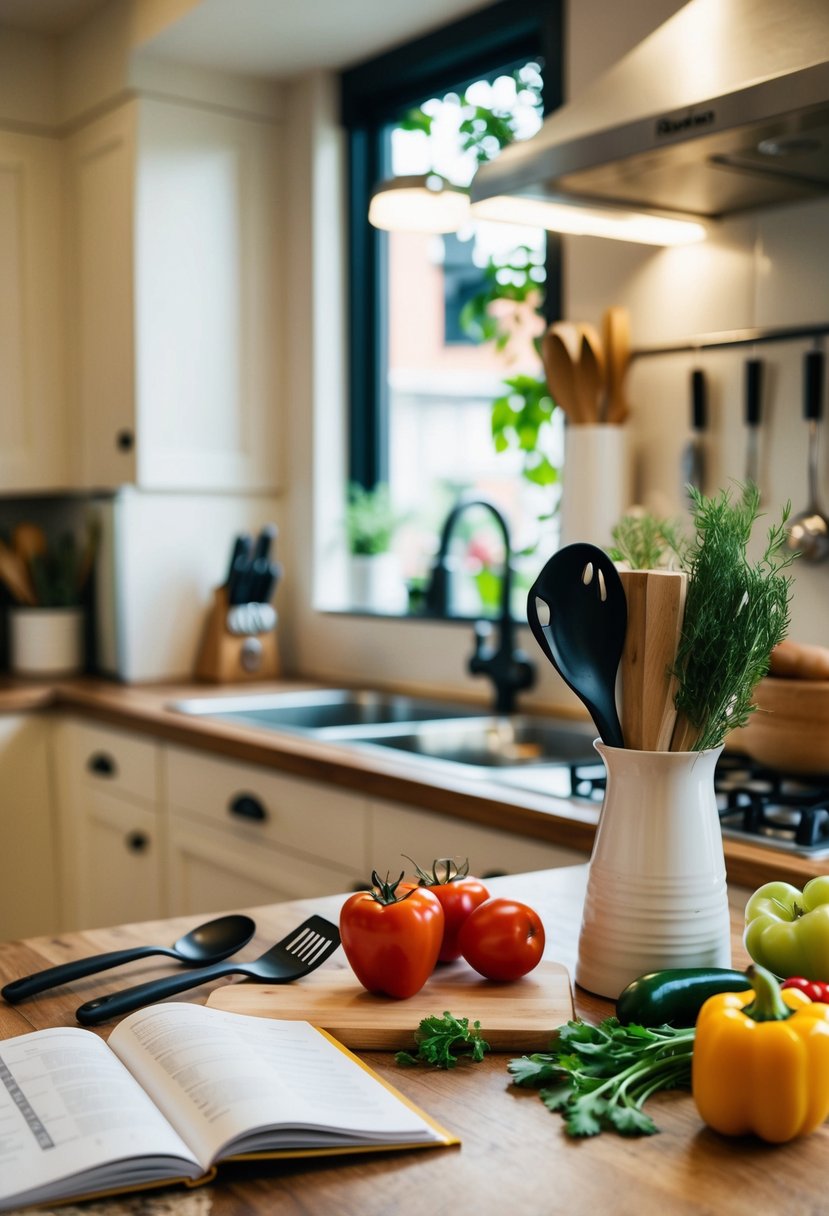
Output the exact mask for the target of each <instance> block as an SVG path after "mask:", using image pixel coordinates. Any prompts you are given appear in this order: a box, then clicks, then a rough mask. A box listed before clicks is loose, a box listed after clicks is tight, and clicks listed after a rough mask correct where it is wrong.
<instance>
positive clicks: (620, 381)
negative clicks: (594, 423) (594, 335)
mask: <svg viewBox="0 0 829 1216" xmlns="http://www.w3.org/2000/svg"><path fill="white" fill-rule="evenodd" d="M602 333H603V335H604V350H605V357H606V359H607V404H606V407H605V412H604V421H605V422H609V423H613V424H614V425H616V426H619V425H621V423H623V422H625V421H626V419H627V417H628V414H629V413H630V410H629V407H628V403H627V399H626V397H625V375H626V374H627V369H628V363H629V362H630V319H629V317H628V313H627V309H625V308H608V309H607V311H606V312H605V314H604V317H603V319H602Z"/></svg>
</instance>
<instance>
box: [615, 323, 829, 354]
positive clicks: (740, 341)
mask: <svg viewBox="0 0 829 1216" xmlns="http://www.w3.org/2000/svg"><path fill="white" fill-rule="evenodd" d="M827 335H829V322H827V323H826V324H824V325H794V326H791V327H790V328H780V329H774V328H765V329H762V328H760V329H725V330H722V331H720V332H719V333H713V334H699V335H698V336H697V337H696V338H690V339H688V340H687V341H685V342H678V343H668V344H667V345H665V346H640V347H639V348H638V349H635V350H632V351H631V352H630V358H631V359H647V358H650V357H651V356H652V355H681V354H696V353H697V352H699V351H701V350H715V349H719V348H721V347H726V346H753V345H756V344H758V343H761V342H791V341H794V340H796V339H798V338H815V339H819V338H824V337H826V336H827Z"/></svg>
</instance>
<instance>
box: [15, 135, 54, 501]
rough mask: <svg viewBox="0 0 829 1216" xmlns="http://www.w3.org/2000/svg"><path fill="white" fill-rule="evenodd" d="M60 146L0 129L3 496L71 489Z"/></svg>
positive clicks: (42, 139) (33, 136)
mask: <svg viewBox="0 0 829 1216" xmlns="http://www.w3.org/2000/svg"><path fill="white" fill-rule="evenodd" d="M60 168H61V160H60V141H59V140H57V139H50V138H47V137H45V136H36V135H24V134H20V133H16V132H11V131H3V130H0V268H2V273H0V368H2V374H0V491H3V492H7V491H28V490H50V489H60V488H63V487H65V486H66V485H67V484H69V464H68V459H67V427H66V399H65V388H64V386H65V374H64V365H63V356H64V345H63V294H62V293H63V277H62V252H63V250H62V243H61V210H60V206H61V203H60V200H61V190H60V185H61V181H60Z"/></svg>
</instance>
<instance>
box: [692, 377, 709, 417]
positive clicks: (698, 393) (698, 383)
mask: <svg viewBox="0 0 829 1216" xmlns="http://www.w3.org/2000/svg"><path fill="white" fill-rule="evenodd" d="M707 425H708V394H707V391H706V384H705V372H704V371H703V370H702V368H700V367H695V368H694V370H693V371H692V372H691V426H692V427H693V429H694V430H695V431H704V430H705V428H706V426H707Z"/></svg>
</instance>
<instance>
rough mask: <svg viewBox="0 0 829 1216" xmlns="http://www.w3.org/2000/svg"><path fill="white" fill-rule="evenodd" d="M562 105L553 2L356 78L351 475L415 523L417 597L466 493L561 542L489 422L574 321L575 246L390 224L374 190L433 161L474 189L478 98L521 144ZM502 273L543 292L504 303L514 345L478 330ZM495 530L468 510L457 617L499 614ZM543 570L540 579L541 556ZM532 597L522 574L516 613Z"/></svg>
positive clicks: (513, 6) (471, 25)
mask: <svg viewBox="0 0 829 1216" xmlns="http://www.w3.org/2000/svg"><path fill="white" fill-rule="evenodd" d="M560 100H561V11H560V7H559V6H558V5H557V4H555V3H552V4H551V3H549V0H544V2H538V0H507V2H506V3H498V4H495V5H492V6H491V7H489V8H487V9H484V10H482V11H481V12H479V13H476V14H474V15H473V16H472V17H470V18H466V19H464V20H462V21H459V22H456V23H455V24H453V25H452V26H449V27H446V28H444V29H442V30H439V31H437V32H435V33H433V34H430V35H427V36H426V37H424V38H421V39H419V40H417V41H416V42H414V43H411V44H409V45H408V46H406V47H402V48H398V49H396V50H395V51H392V52H389V53H388V54H386V55H384V56H381V57H380V58H379V59H375V60H372V61H371V62H369V63H366V64H362V65H360V66H359V67H357V68H354V69H352V70H351V71H349V72H347V73H345V74H344V76H343V78H342V106H343V120H344V124H345V126H346V128H347V131H348V147H349V188H350V198H349V244H350V299H349V305H350V334H349V337H350V351H351V358H352V363H351V369H350V461H349V469H350V479H351V480H352V481H353V482H355V483H358V484H360V485H363V486H366V487H371V486H374V485H375V484H377V483H378V482H384V483H388V485H389V488H390V492H391V500H392V505H393V509H394V510H395V511H396V512H397V513H399V515H400V516H402V519H403V523H402V525H401V527H400V528H399V530H398V532H397V533H396V539H395V545H396V548H397V551H398V556H399V557H400V560H401V563H402V567H403V573H404V576H405V578H406V580H407V583H408V584H409V587H410V589H411V590H412V592H413V597H412V599H413V601H414V593H415V592H416V588H417V586H418V584H422V582H423V580H424V578H425V575H426V573H427V571H428V568H429V564H430V561H431V559H432V557H433V555H434V551H435V549H436V546H437V539H438V535H439V531H440V527H441V524H442V521H443V519H444V518H445V516H446V514H447V513H448V511H449V509H450V507H451V506H452V504H453V503H454V501H455V499H456V498H457V497H458V496H459V494H461V493H465V492H469V491H474V492H476V493H477V494H480V495H482V496H484V497H486V498H489V499H490V500H492V501H493V502H495V503H496V504H497V505H498V506H499V507H500V508H501V510H502V511H503V513H504V514H505V516H506V517H507V519H508V521H509V524H510V531H511V534H512V539H513V542H514V548H515V549H516V550H518V551H521V550H523V549H532V548H533V547H535V546H537V545H539V544H540V545H542V546H543V548H544V549H545V550H546V551H548V552H549V551H550V549H551V548H553V547H554V536H553V539H552V540H551V539H550V538H551V530H553V531H554V529H555V522H554V521H553V520H551V519H550V518H549V517H550V515H551V511H552V509H553V507H554V506H555V495H556V489H555V487H553V486H550V485H533V484H532V483H531V482H530V481H528V480H527V479H525V478H524V477H523V476H522V465H523V456H522V454H521V452H520V451H518V450H517V449H515V448H513V449H508V450H506V451H500V452H499V451H496V447H495V444H494V442H493V437H492V417H493V404H494V402H495V401H496V400H497V399H498V398H499V397H502V396H504V395H505V394H507V391H508V390H507V389H506V388H505V385H504V379H505V378H506V377H511V376H515V375H518V374H522V373H523V374H525V375H528V376H530V377H536V378H537V377H539V376H540V375H541V367H540V362H539V360H538V356H537V352H536V350H535V348H534V347H533V344H532V338H533V337H534V336H537V334H538V333H539V332H540V331H541V330H542V329H543V326H544V323H545V319H546V320H549V319H553V318H555V317H557V316H559V315H560V308H559V303H560V286H559V282H560V274H559V256H560V249H559V242H558V238H556V237H553V236H548V234H546V233H544V232H543V231H541V230H535V229H516V228H513V227H512V226H507V225H502V224H492V223H490V224H482V223H478V224H469V225H467V226H466V227H465V228H464V229H461V230H460V231H459V232H458V233H457V234H450V235H449V236H447V237H440V236H432V235H426V234H420V233H409V232H403V233H400V232H396V233H385V232H379V231H378V230H376V229H374V228H372V227H371V226H370V225H369V223H368V219H367V214H368V204H369V199H370V196H371V192H372V190H373V188H374V187H375V186H376V185H377V183H378V182H380V181H383V180H386V179H388V178H391V177H397V176H404V175H408V174H420V173H425V172H429V171H430V170H432V169H434V170H436V171H437V172H439V173H441V174H442V176H444V177H446V178H447V179H449V180H451V181H454V182H455V183H456V184H458V185H467V184H468V182H469V181H470V180H471V177H472V175H473V173H474V170H475V167H476V148H475V147H473V148H472V149H468V150H466V151H465V152H464V151H462V139H461V138H459V128H460V124H461V123H463V122H464V121H465V122H467V123H468V122H470V121H474V107H475V106H477V105H480V106H482V107H486V108H487V109H489V110H490V111H491V112H496V113H498V114H507V115H508V116H509V121H510V123H511V124H512V127H513V131H514V134H515V138H522V137H527V136H529V135H531V134H533V133H534V132H535V131H536V130H537V129H538V126H539V125H540V122H541V118H542V112H548V111H549V110H551V109H553V108H555V107H556V106H557V105H558V104H560ZM424 115H425V116H426V118H425V119H424ZM470 115H473V118H472V119H470ZM413 116H414V121H413ZM418 116H419V117H420V119H421V122H420V123H419V122H418V121H417V118H418ZM426 126H428V129H424V127H426ZM484 137H485V138H486V137H487V135H486V132H484ZM479 146H480V145H479ZM496 267H497V271H496ZM487 268H488V270H489V273H490V274H497V275H498V276H501V277H499V282H504V281H508V280H509V276H510V275H515V276H518V277H521V278H522V279H523V281H524V282H525V283H527V284H530V283H532V284H535V283H537V284H538V290H537V293H536V294H535V295H531V296H530V298H529V300H528V301H527V302H526V303H524V304H521V305H513V304H511V303H509V302H508V301H505V300H499V301H497V302H496V304H495V305H494V311H495V312H496V313H497V311H498V309H502V311H503V309H506V310H507V312H508V314H509V315H508V316H506V315H502V321H501V327H502V329H506V330H509V331H510V340H509V343H508V349H507V351H506V352H499V351H498V350H497V349H496V345H495V343H494V342H493V341H491V340H489V341H487V340H484V341H481V340H480V339H479V338H478V339H476V337H475V336H474V334H472V333H470V327H469V318H468V313H469V311H470V308H474V307H475V305H474V301H475V299H476V297H478V296H480V294H481V292H482V291H484V290H485V289H486V286H487ZM516 281H517V279H516ZM545 429H546V432H547V434H545V437H544V443H545V446H546V448H548V449H549V450H548V452H547V455H548V457H549V459H550V460H551V461H552V462H553V463H556V462H557V461H558V460H560V456H561V437H560V435H557V434H556V428H555V427H547V428H545ZM490 526H491V524H490V520H489V517H488V515H486V514H485V513H481V517H480V518H476V515H475V514H474V513H472V512H470V513H469V515H468V517H467V518H466V519H465V520H464V521H463V525H462V527H461V528H459V529H458V535H457V542H456V543H457V544H458V545H459V546H461V548H462V550H463V552H462V553H461V554H460V557H461V561H462V563H463V564H464V565H465V566H466V568H467V570H468V577H467V578H466V579H465V580H463V583H462V584H460V585H459V586H460V598H459V599H458V600H456V610H457V611H458V613H459V614H460V615H470V616H476V615H481V614H489V615H494V614H495V613H496V611H497V607H496V600H497V593H498V586H497V582H498V572H499V570H500V562H501V558H502V551H501V548H500V539H499V536H498V533H497V531H496V530H494V529H493V531H492V533H491V534H489V533H488V532H487V529H488V528H489V527H490ZM530 560H531V562H532V568H533V569H535V567H536V566H537V560H538V559H537V557H536V558H535V559H532V558H531V559H530ZM530 581H531V578H530ZM525 594H526V588H522V579H521V578H520V577H519V578H517V579H516V580H515V610H516V611H517V612H520V611H521V608H520V602H521V599H522V595H525Z"/></svg>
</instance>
